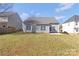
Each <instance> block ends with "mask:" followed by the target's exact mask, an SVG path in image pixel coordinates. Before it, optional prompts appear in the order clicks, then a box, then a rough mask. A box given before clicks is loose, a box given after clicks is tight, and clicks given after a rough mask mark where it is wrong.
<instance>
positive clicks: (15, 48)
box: [0, 32, 79, 56]
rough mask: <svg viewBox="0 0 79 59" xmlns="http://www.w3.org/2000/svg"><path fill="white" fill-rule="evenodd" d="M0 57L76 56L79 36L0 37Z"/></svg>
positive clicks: (32, 35)
mask: <svg viewBox="0 0 79 59" xmlns="http://www.w3.org/2000/svg"><path fill="white" fill-rule="evenodd" d="M0 55H4V56H7V55H12V56H15V55H19V56H63V55H67V56H70V55H71V56H74V55H75V56H77V55H79V35H50V34H41V33H39V34H37V33H35V34H33V33H22V32H18V33H11V34H4V35H0Z"/></svg>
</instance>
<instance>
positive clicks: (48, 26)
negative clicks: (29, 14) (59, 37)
mask: <svg viewBox="0 0 79 59" xmlns="http://www.w3.org/2000/svg"><path fill="white" fill-rule="evenodd" d="M27 25H28V24H27ZM27 25H26V24H23V32H32V31H33V27H34V26H35V28H34V29H35V32H37V33H40V32H41V33H50V25H47V24H46V25H45V24H41V25H30V26H31V29H30V30H27V29H26V26H27ZM42 25H45V30H41V26H42ZM51 26H52V27H53V26H54V27H55V29H56V31H57V32H59V25H51Z"/></svg>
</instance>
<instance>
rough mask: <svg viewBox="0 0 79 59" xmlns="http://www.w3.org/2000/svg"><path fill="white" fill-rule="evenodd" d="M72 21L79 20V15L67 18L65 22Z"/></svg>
mask: <svg viewBox="0 0 79 59" xmlns="http://www.w3.org/2000/svg"><path fill="white" fill-rule="evenodd" d="M72 21H75V22H77V21H79V15H74V16H72V17H70V18H69V19H68V20H66V21H65V22H64V23H67V22H72Z"/></svg>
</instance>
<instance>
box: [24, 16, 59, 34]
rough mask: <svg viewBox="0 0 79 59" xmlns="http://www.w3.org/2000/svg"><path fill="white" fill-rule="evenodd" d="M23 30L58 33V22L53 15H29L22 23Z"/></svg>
mask: <svg viewBox="0 0 79 59" xmlns="http://www.w3.org/2000/svg"><path fill="white" fill-rule="evenodd" d="M23 31H24V32H34V33H35V32H37V33H58V32H59V22H58V21H57V20H56V19H55V18H54V17H29V18H28V19H26V20H25V21H24V24H23Z"/></svg>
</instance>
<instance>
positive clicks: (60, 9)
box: [13, 3, 79, 23]
mask: <svg viewBox="0 0 79 59" xmlns="http://www.w3.org/2000/svg"><path fill="white" fill-rule="evenodd" d="M13 11H15V12H18V13H19V15H20V17H21V18H22V20H25V19H26V18H28V17H30V16H36V17H39V16H40V17H55V18H56V19H57V20H58V21H59V22H60V23H63V22H64V21H65V20H67V19H68V18H70V17H71V16H73V15H79V4H77V3H76V4H74V3H70V4H67V3H65V4H64V3H62V4H61V3H49V4H47V3H42V4H41V3H40V4H39V3H35V4H34V3H32V4H27V3H26V4H24V3H23V4H22V3H21V4H20V3H18V4H14V7H13Z"/></svg>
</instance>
